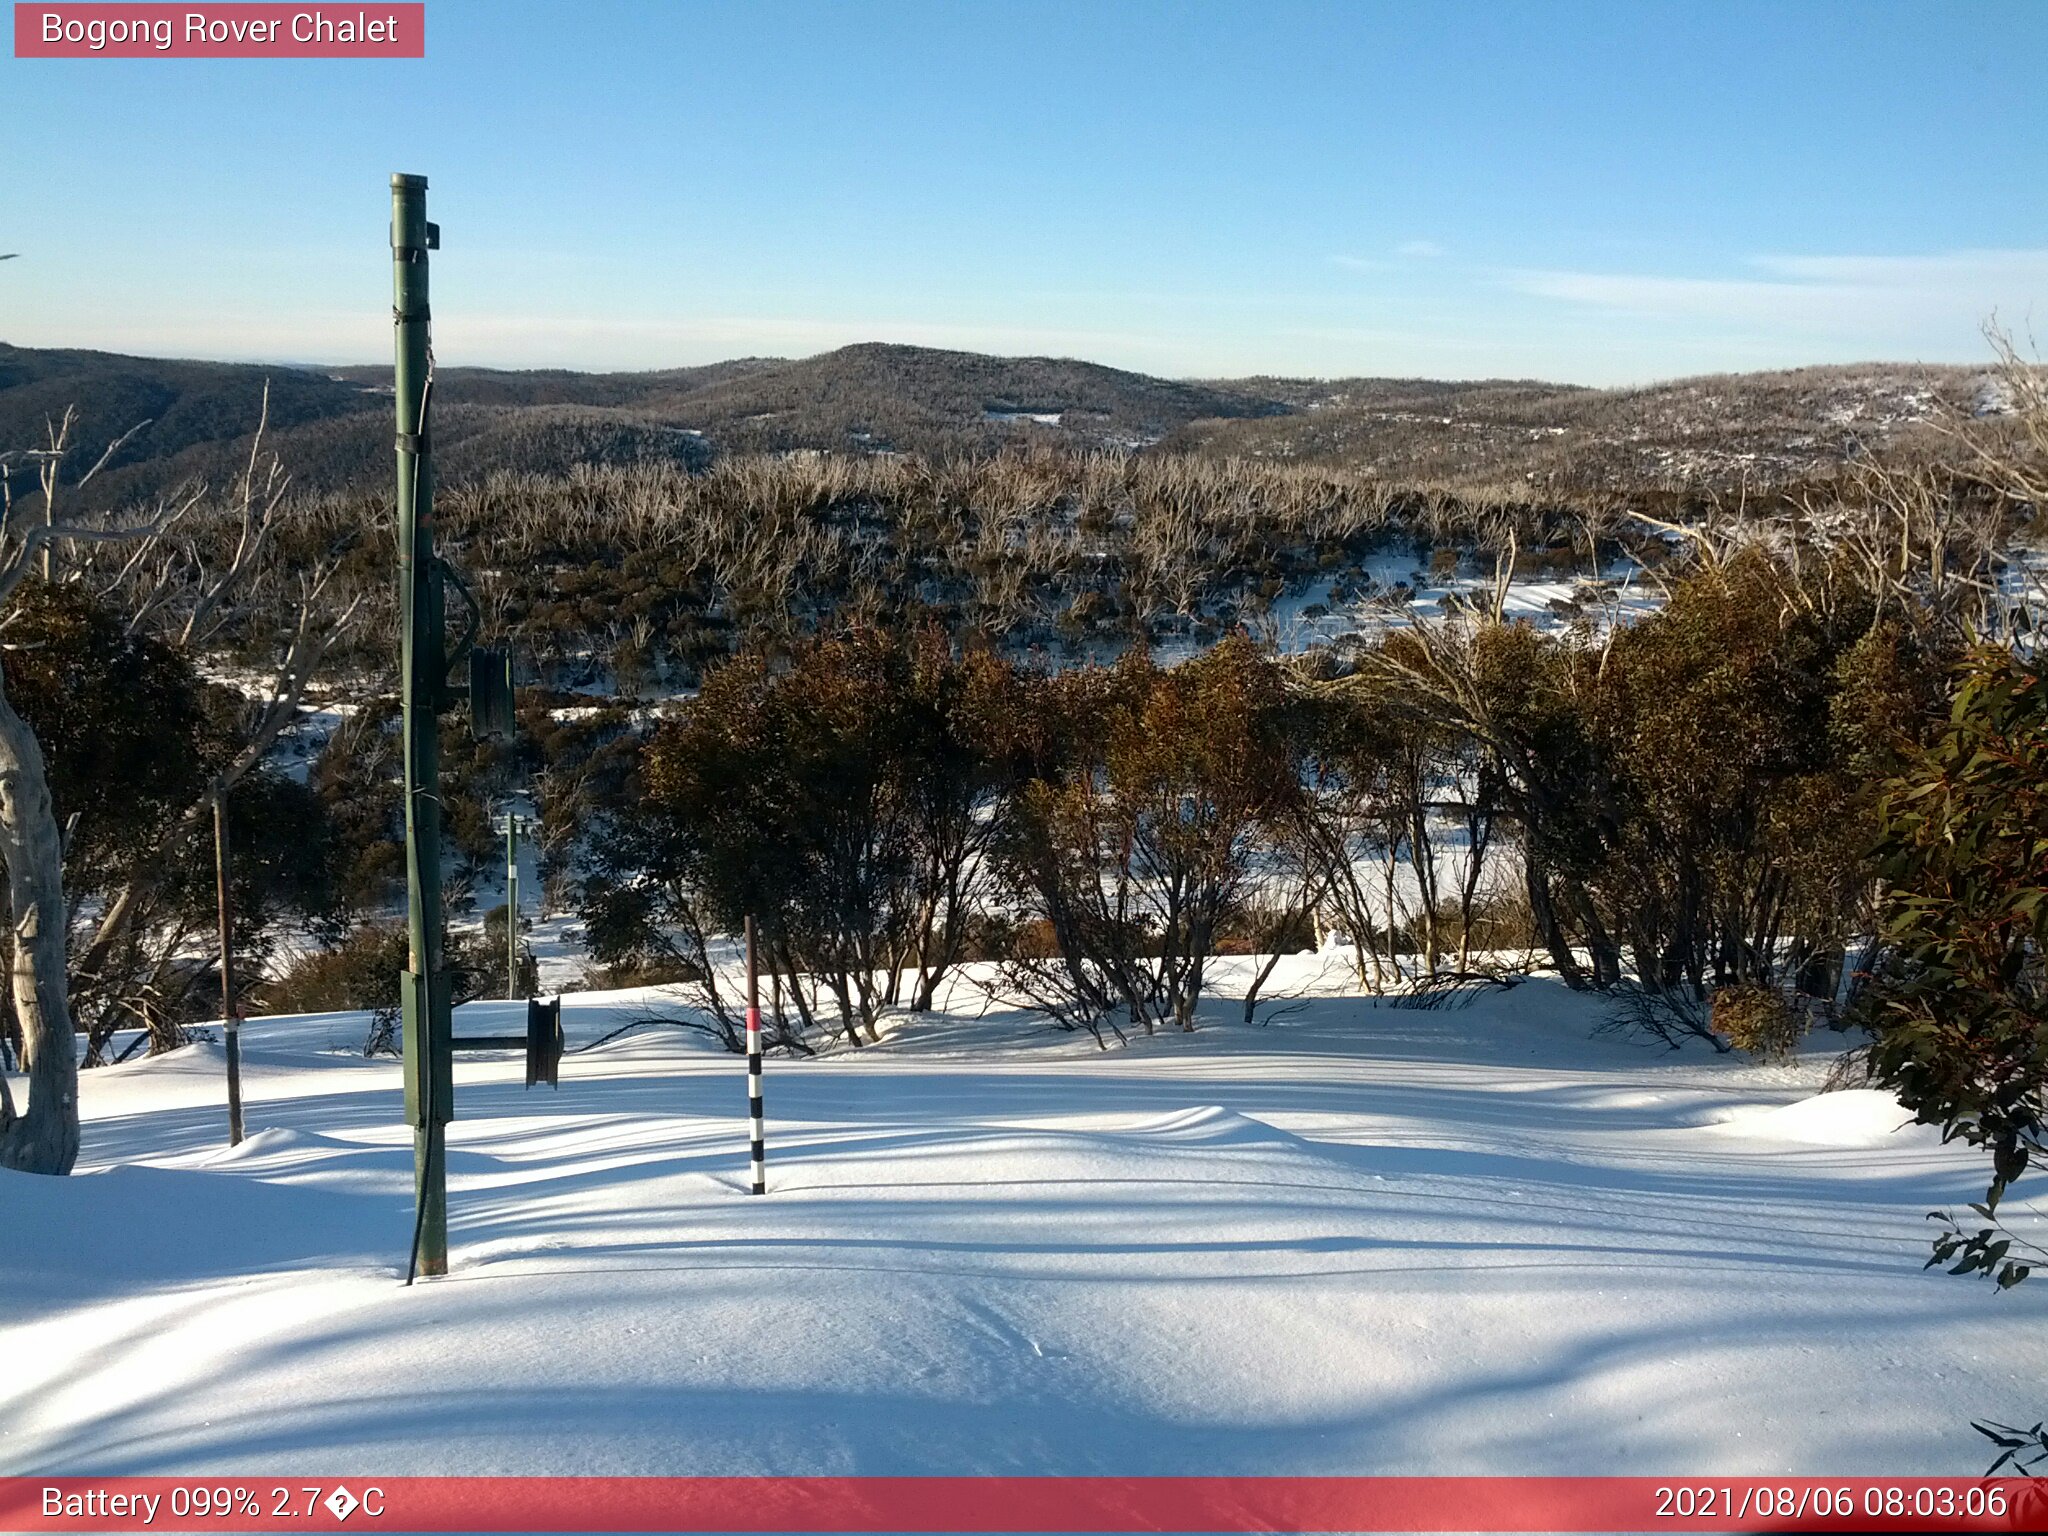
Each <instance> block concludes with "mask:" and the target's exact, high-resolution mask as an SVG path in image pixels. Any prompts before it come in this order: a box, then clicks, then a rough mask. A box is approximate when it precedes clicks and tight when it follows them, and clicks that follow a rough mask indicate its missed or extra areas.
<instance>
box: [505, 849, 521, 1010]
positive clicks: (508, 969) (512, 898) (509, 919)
mask: <svg viewBox="0 0 2048 1536" xmlns="http://www.w3.org/2000/svg"><path fill="white" fill-rule="evenodd" d="M519 994H520V986H519V813H518V812H516V811H514V812H511V813H510V814H508V815H507V816H506V817H505V995H506V996H507V997H517V996H519Z"/></svg>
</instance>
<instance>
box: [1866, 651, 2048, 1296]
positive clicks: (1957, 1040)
mask: <svg viewBox="0 0 2048 1536" xmlns="http://www.w3.org/2000/svg"><path fill="white" fill-rule="evenodd" d="M1883 828H1884V836H1883V841H1882V843H1881V844H1880V854H1881V857H1882V860H1883V865H1882V868H1883V876H1884V883H1885V929H1884V934H1885V938H1886V941H1887V943H1888V944H1889V946H1890V950H1889V960H1888V963H1887V965H1886V966H1885V968H1884V970H1883V973H1882V975H1881V977H1880V979H1879V982H1878V985H1877V986H1876V987H1875V988H1874V989H1873V992H1872V995H1871V997H1870V999H1869V1005H1868V1007H1867V1009H1866V1010H1865V1017H1866V1018H1867V1020H1868V1022H1869V1024H1870V1026H1871V1028H1872V1029H1873V1031H1874V1032H1875V1034H1876V1036H1877V1040H1876V1045H1875V1048H1874V1050H1873V1052H1872V1066H1873V1070H1874V1075H1875V1077H1876V1080H1877V1081H1878V1082H1880V1083H1882V1084H1883V1085H1885V1086H1887V1087H1890V1088H1893V1089H1895V1090H1896V1091H1897V1092H1898V1095H1899V1098H1900V1100H1901V1101H1902V1102H1903V1103H1904V1104H1905V1105H1906V1106H1907V1107H1908V1108H1909V1109H1911V1110H1913V1112H1914V1117H1915V1119H1917V1120H1918V1121H1920V1122H1921V1123H1923V1124H1927V1125H1938V1126H1940V1127H1941V1130H1942V1135H1943V1137H1944V1138H1945V1139H1953V1140H1961V1141H1964V1142H1967V1143H1969V1144H1970V1145H1972V1146H1978V1147H1982V1148H1984V1149H1985V1151H1986V1152H1988V1153H1989V1154H1990V1157H1991V1182H1990V1186H1989V1188H1988V1189H1987V1190H1986V1191H1985V1195H1984V1200H1983V1202H1982V1203H1981V1204H1980V1205H1978V1206H1976V1207H1974V1209H1975V1210H1976V1212H1977V1214H1978V1215H1979V1216H1980V1217H1981V1218H1982V1219H1983V1221H1984V1223H1985V1225H1983V1226H1981V1227H1979V1228H1977V1229H1976V1230H1975V1231H1969V1230H1966V1229H1965V1228H1964V1227H1962V1226H1961V1225H1960V1224H1958V1223H1957V1222H1956V1221H1955V1220H1954V1218H1952V1217H1949V1216H1947V1215H1946V1213H1937V1217H1938V1219H1940V1220H1942V1221H1943V1222H1944V1224H1945V1227H1946V1230H1945V1232H1944V1234H1943V1235H1942V1236H1941V1237H1940V1238H1938V1239H1937V1240H1936V1242H1935V1247H1934V1255H1933V1257H1932V1258H1931V1259H1930V1260H1929V1263H1930V1264H1934V1263H1942V1262H1947V1261H1949V1260H1951V1259H1953V1260H1955V1263H1954V1266H1953V1272H1954V1273H1957V1274H1969V1273H1972V1272H1981V1273H1983V1274H1986V1275H1989V1276H1991V1277H1992V1278H1993V1279H1994V1280H1995V1281H1996V1282H1997V1284H1999V1285H2000V1286H2010V1285H2015V1284H2017V1283H2018V1282H2019V1281H2021V1280H2023V1279H2025V1278H2026V1276H2027V1274H2028V1272H2029V1269H2030V1266H2029V1265H2027V1264H2025V1263H2022V1262H2021V1261H2020V1259H2019V1258H2016V1257H2011V1256H2009V1255H2010V1253H2011V1250H2012V1248H2013V1247H2014V1246H2015V1245H2018V1246H2019V1247H2020V1248H2021V1249H2022V1250H2023V1251H2031V1252H2033V1253H2034V1254H2035V1255H2036V1256H2037V1258H2038V1257H2039V1256H2041V1250H2040V1249H2039V1247H2038V1246H2036V1245H2033V1244H2030V1243H2027V1242H2026V1241H2025V1240H2023V1239H2020V1238H2017V1237H2016V1236H2014V1235H2013V1234H2012V1233H2010V1232H2008V1231H2004V1230H2002V1223H2000V1222H1999V1220H1998V1217H1997V1210H1998V1205H1999V1201H2000V1199H2001V1198H2002V1197H2003V1196H2004V1194H2005V1192H2006V1190H2007V1189H2008V1188H2009V1187H2010V1186H2011V1185H2012V1184H2013V1182H2014V1181H2015V1180H2017V1179H2018V1178H2019V1177H2020V1176H2021V1174H2023V1173H2024V1172H2025V1171H2026V1170H2027V1167H2028V1166H2029V1164H2030V1162H2031V1161H2032V1160H2033V1159H2034V1158H2036V1157H2039V1156H2040V1155H2041V1154H2042V1153H2043V1152H2044V1151H2048V677H2044V676H2043V674H2042V670H2041V664H2040V661H2039V659H2038V658H2034V659H2031V660H2028V659H2022V658H2020V657H2017V656H2014V655H2013V654H2012V653H2010V652H2008V651H2003V650H1994V649H1990V648H1986V649H1983V650H1979V651H1978V652H1976V653H1975V654H1974V655H1973V656H1972V657H1971V658H1970V660H1969V662H1968V663H1967V665H1966V667H1965V668H1964V671H1963V673H1962V676H1961V679H1960V684H1959V686H1958V688H1957V690H1956V694H1955V701H1954V705H1953V708H1952V709H1951V712H1950V715H1949V720H1948V724H1947V727H1946V729H1944V730H1943V731H1942V732H1941V733H1940V735H1939V736H1938V737H1937V738H1936V739H1935V740H1934V741H1933V742H1932V743H1931V744H1930V745H1928V746H1927V747H1925V748H1924V749H1921V750H1918V751H1916V752H1914V753H1913V754H1912V757H1911V760H1910V762H1909V763H1908V765H1907V767H1906V769H1905V770H1904V772H1902V773H1901V774H1899V775H1898V776H1897V777H1896V778H1895V779H1894V780H1893V781H1892V782H1891V783H1890V785H1889V786H1888V789H1887V793H1886V795H1885V799H1884V805H1883Z"/></svg>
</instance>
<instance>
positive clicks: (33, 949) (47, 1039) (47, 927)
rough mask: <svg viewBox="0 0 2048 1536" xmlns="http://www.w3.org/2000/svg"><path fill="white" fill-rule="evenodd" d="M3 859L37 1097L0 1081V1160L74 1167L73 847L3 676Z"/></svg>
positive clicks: (20, 1014) (34, 1167)
mask: <svg viewBox="0 0 2048 1536" xmlns="http://www.w3.org/2000/svg"><path fill="white" fill-rule="evenodd" d="M0 862H5V864H6V866H7V890H8V895H9V897H10V899H11V907H12V911H13V913H14V945H13V953H12V955H11V956H10V964H9V967H8V974H9V983H10V985H11V987H12V990H13V997H14V1016H15V1018H16V1020H18V1021H19V1023H20V1025H21V1043H22V1056H23V1063H22V1064H23V1066H24V1067H26V1068H27V1071H28V1104H27V1106H26V1107H25V1108H24V1109H22V1110H20V1111H18V1112H17V1110H16V1109H15V1105H14V1102H13V1096H12V1095H11V1094H9V1093H8V1091H7V1086H6V1081H5V1079H0V1167H6V1168H15V1169H19V1170H20V1171H21V1172H23V1173H69V1172H70V1171H71V1165H72V1164H73V1163H75V1162H77V1160H78V1046H77V1043H76V1040H75V1039H74V1037H73V1035H72V1032H71V1009H70V1007H69V1005H68V1003H67V1001H66V997H65V978H64V916H65V912H64V850H63V839H62V838H61V837H60V836H59V835H58V832H57V818H56V815H55V813H54V812H53V811H52V810H51V807H50V789H49V781H48V779H47V778H46V777H45V775H44V772H43V753H42V749H41V748H40V747H39V746H37V745H36V737H35V732H33V731H31V730H30V729H29V728H28V724H27V722H26V721H24V720H23V719H22V718H21V716H19V715H17V714H16V713H15V712H14V706H13V705H12V704H10V703H9V702H8V700H7V689H6V684H5V680H4V678H0Z"/></svg>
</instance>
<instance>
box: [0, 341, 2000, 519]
mask: <svg viewBox="0 0 2048 1536" xmlns="http://www.w3.org/2000/svg"><path fill="white" fill-rule="evenodd" d="M390 377H391V374H390V370H389V368H386V367H381V366H355V367H340V368H328V369H320V368H311V367H300V366H286V365H258V364H247V363H211V362H194V361H183V360H175V359H170V360H166V359H155V358H142V357H129V356H123V355H120V354H116V353H107V352H91V351H80V350H56V349H45V350H38V349H29V348H20V347H13V346H9V345H6V344H5V343H0V447H8V448H13V447H35V446H40V445H41V444H42V443H43V441H44V440H45V434H46V431H47V427H46V423H47V422H49V421H52V420H55V419H57V418H59V417H61V415H62V414H63V412H64V410H65V409H66V408H67V407H76V409H77V411H78V416H79V420H78V427H77V430H76V434H75V440H76V442H77V443H78V444H79V445H80V455H79V456H80V458H81V459H83V460H84V461H85V462H90V459H91V458H92V457H94V456H96V455H97V453H98V452H99V450H100V448H101V447H103V446H104V445H105V444H106V443H107V442H110V441H112V440H113V439H114V438H116V437H118V436H119V435H120V434H121V433H123V432H125V431H127V430H128V429H129V428H130V427H133V426H134V425H135V424H136V423H137V422H141V421H147V422H148V423H149V425H148V426H147V427H146V428H144V429H143V430H142V431H141V432H138V433H137V434H136V436H135V437H134V439H133V440H131V441H130V442H129V443H128V444H127V445H126V446H125V447H124V448H123V449H122V450H121V452H120V453H119V454H117V455H116V456H115V458H114V459H113V460H112V461H110V464H109V467H108V470H107V472H106V474H105V476H104V480H103V485H104V492H103V493H104V494H105V495H107V496H109V497H146V496H149V495H152V494H155V493H157V492H159V491H161V490H162V489H163V488H164V487H166V486H168V485H169V484H172V483H175V482H177V481H179V480H182V479H185V478H189V477H193V476H198V477H201V478H205V479H207V480H209V481H212V482H214V483H220V482H222V481H223V480H224V479H226V478H227V477H229V476H232V475H233V474H235V473H237V472H238V470H239V467H240V465H241V464H242V463H243V462H246V459H247V454H248V445H249V437H250V434H251V432H252V431H253V430H254V428H255V424H256V421H257V417H258V413H259V410H260V404H261V400H262V396H263V390H264V386H265V384H266V382H267V383H268V385H269V389H270V439H269V441H270V444H271V446H272V447H273V448H275V449H276V450H277V451H278V453H279V454H280V455H281V456H282V458H283V460H284V462H285V464H286V467H287V468H288V469H290V471H291V472H292V474H293V475H294V477H295V479H296V480H297V482H298V483H299V484H301V485H303V486H307V487H310V488H314V489H349V488H362V487H381V486H382V485H383V484H384V483H385V481H386V480H387V479H388V477H389V475H390V473H391V466H390V458H389V454H390V432H391V422H390V415H389V412H390V388H391V386H390ZM1983 378H1984V370H1981V369H1976V370H1972V369H1963V368H1924V367H1913V366H1908V365H1890V364H1871V365H1865V366H1862V367H1858V368H1811V369H1798V370H1792V371H1789V372H1781V373H1766V374H1743V375H1728V376H1724V377H1720V378H1709V379H1693V380H1680V381H1677V382H1674V383H1670V384H1660V385H1652V386H1648V387H1645V388H1641V389H1634V390H1594V389H1586V388H1581V387H1578V386H1572V385H1557V384H1548V383H1543V382H1540V381H1532V380H1481V381H1475V382H1446V381H1438V380H1426V379H1371V378H1359V379H1340V380H1312V379H1286V378H1272V377H1257V378H1246V379H1210V380H1173V379H1161V378H1154V377H1152V376H1150V375H1146V374H1141V373H1133V372H1129V371H1127V370H1123V369H1117V368H1111V367H1107V366H1104V365H1102V364H1098V363H1088V362H1079V361H1074V360H1071V359H1062V358H1045V357H1022V358H1006V357H990V356H984V355H982V354H979V353H971V352H951V351H940V350H935V349H931V348H925V347H908V346H897V345H891V344H883V343H864V344H861V345H857V346H849V347H842V348H839V349H838V350H836V351H832V352H826V353H822V354H820V355H818V356H816V357H809V358H801V359H786V358H760V357H749V358H738V359H733V360H731V361H727V362H721V363H712V364H707V365H702V366H697V367H688V368H673V369H662V370H656V371H651V372H644V373H578V372H574V371H569V370H561V369H537V370H531V371H518V370H503V369H489V368H461V367H454V368H443V369H442V370H441V371H440V372H439V373H438V374H437V375H436V378H435V394H434V399H435V422H434V427H435V436H436V441H437V446H438V449H439V452H440V460H439V465H438V468H439V472H440V474H441V477H442V479H443V481H444V482H445V483H459V482H460V481H462V480H464V479H466V478H470V477H476V476H481V475H484V474H487V473H489V472H491V471H493V470H498V469H517V470H527V471H534V472H540V473H559V472H564V471H566V470H567V469H568V468H569V467H571V466H572V465H574V464H576V463H578V462H593V461H595V462H630V461H644V460H659V461H667V462H673V463H678V464H683V465H698V464H701V463H703V462H705V461H706V460H707V459H708V458H709V457H710V456H711V455H713V454H716V453H721V452H723V453H749V452H788V451H800V450H815V451H826V452H841V453H877V452H907V453H924V454H948V453H974V454H979V453H987V452H993V451H999V450H1001V449H1004V448H1007V447H1014V446H1020V445H1045V446H1052V447H1060V448H1067V449H1100V448H1110V449H1118V450H1126V451H1144V450H1147V449H1155V448H1156V449H1162V450H1170V451H1185V452H1192V453H1198V454H1221V455H1232V456H1247V457H1257V458H1268V459H1279V460H1286V461H1292V462H1297V463H1303V464H1310V465H1319V466H1327V467H1330V468H1342V469H1350V470H1360V471H1366V472H1370V473H1373V474H1375V475H1378V476H1380V477H1382V478H1386V479H1388V480H1390V481H1393V482H1397V483H1400V484H1403V485H1431V484H1446V485H1455V484H1474V485H1477V484H1483V483H1485V484H1500V485H1507V486H1517V487H1522V488H1524V493H1525V494H1526V492H1527V488H1530V487H1535V488H1540V489H1546V490H1555V491H1559V492H1564V491H1569V490H1573V489H1581V490H1583V489H1586V488H1590V487H1598V486H1605V485H1627V484H1630V483H1635V482H1638V481H1643V482H1651V483H1662V484H1671V483H1688V482H1700V483H1709V484H1713V483H1720V482H1724V481H1730V480H1736V479H1749V480H1755V481H1769V480H1772V479H1779V480H1783V479H1792V478H1798V477H1800V476H1802V475H1808V476H1810V475H1812V474H1814V473H1817V472H1827V471H1829V470H1831V469H1833V468H1835V467H1838V466H1839V465H1840V464H1841V463H1843V462H1846V461H1847V460H1848V459H1850V458H1853V457H1855V456H1856V455H1858V454H1860V453H1864V452H1867V451H1870V450H1871V449H1872V448H1873V447H1874V446H1881V445H1882V444H1884V443H1887V442H1890V441H1892V440H1893V439H1896V438H1899V437H1901V436H1902V435H1910V434H1911V433H1912V432H1914V431H1915V430H1917V429H1918V428H1919V427H1920V426H1921V425H1922V424H1924V423H1925V422H1926V421H1927V420H1929V419H1931V418H1932V417H1933V416H1934V415H1935V414H1937V413H1939V412H1941V411H1967V410H1969V409H1970V408H1971V406H1972V402H1973V400H1975V399H1976V398H1977V396H1978V395H1980V394H1981V391H1982V381H1983ZM80 467H83V466H82V465H81V466H80Z"/></svg>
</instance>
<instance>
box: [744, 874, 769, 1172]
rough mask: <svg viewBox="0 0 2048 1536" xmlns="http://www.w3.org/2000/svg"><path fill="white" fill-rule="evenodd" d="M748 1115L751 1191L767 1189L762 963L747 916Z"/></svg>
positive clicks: (749, 917) (751, 919) (751, 923)
mask: <svg viewBox="0 0 2048 1536" xmlns="http://www.w3.org/2000/svg"><path fill="white" fill-rule="evenodd" d="M747 1118H748V1120H749V1121H750V1122H751V1128H752V1132H753V1163H754V1193H755V1194H757V1195H765V1194H766V1193H768V1138H767V1131H766V1124H765V1121H764V1119H763V1116H762V1113H761V967H760V964H759V963H758V961H757V960H756V958H755V955H754V919H753V916H752V914H751V913H750V914H749V915H748V917H747Z"/></svg>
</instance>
